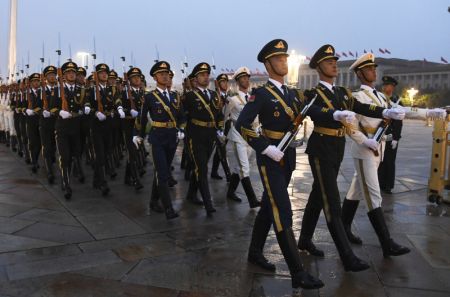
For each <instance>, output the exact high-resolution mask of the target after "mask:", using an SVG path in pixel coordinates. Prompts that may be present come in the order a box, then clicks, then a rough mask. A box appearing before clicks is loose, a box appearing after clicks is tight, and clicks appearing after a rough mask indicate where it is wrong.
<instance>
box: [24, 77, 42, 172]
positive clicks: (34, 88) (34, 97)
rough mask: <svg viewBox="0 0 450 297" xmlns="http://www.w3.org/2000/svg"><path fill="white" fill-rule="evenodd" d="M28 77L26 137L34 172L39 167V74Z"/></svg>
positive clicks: (40, 110) (40, 108)
mask: <svg viewBox="0 0 450 297" xmlns="http://www.w3.org/2000/svg"><path fill="white" fill-rule="evenodd" d="M29 79H30V90H29V98H28V102H27V108H26V110H25V112H26V114H27V137H28V142H29V150H30V159H31V166H32V167H31V171H32V172H33V173H36V172H37V170H38V168H39V164H38V160H39V154H40V152H41V138H40V135H39V115H40V114H42V98H41V88H40V80H41V75H40V74H39V73H33V74H31V75H30V77H29Z"/></svg>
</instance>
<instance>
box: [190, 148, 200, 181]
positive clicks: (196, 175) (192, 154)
mask: <svg viewBox="0 0 450 297" xmlns="http://www.w3.org/2000/svg"><path fill="white" fill-rule="evenodd" d="M189 148H190V149H189V151H190V152H191V158H192V161H194V167H195V168H194V173H195V178H196V179H197V181H198V165H197V162H196V161H195V156H194V147H193V145H192V139H189Z"/></svg>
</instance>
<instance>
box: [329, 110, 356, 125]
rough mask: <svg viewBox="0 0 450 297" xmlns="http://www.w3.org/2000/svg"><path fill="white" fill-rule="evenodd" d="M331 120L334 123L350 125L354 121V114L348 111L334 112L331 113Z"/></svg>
mask: <svg viewBox="0 0 450 297" xmlns="http://www.w3.org/2000/svg"><path fill="white" fill-rule="evenodd" d="M333 119H334V120H335V121H339V122H344V123H347V124H351V123H352V122H353V121H354V120H355V113H354V112H353V111H350V110H336V111H335V112H334V113H333Z"/></svg>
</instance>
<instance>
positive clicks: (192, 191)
mask: <svg viewBox="0 0 450 297" xmlns="http://www.w3.org/2000/svg"><path fill="white" fill-rule="evenodd" d="M197 190H198V183H197V181H196V179H195V177H194V176H193V177H192V178H191V180H190V182H189V189H188V193H187V196H186V200H188V201H190V202H192V203H193V204H195V205H203V201H202V200H200V199H199V198H198V197H197Z"/></svg>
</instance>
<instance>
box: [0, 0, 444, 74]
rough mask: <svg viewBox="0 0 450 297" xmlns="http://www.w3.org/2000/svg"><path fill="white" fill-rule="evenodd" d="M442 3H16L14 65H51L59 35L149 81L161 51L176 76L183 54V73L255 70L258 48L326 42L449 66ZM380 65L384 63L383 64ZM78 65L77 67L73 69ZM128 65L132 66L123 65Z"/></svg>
mask: <svg viewBox="0 0 450 297" xmlns="http://www.w3.org/2000/svg"><path fill="white" fill-rule="evenodd" d="M449 5H450V2H449V1H448V0H428V1H427V0H410V1H406V0H397V1H393V0H379V1H370V2H368V1H364V2H363V1H356V0H355V1H350V0H341V1H333V0H322V1H304V0H297V1H296V0H286V1H282V0H278V1H269V0H258V1H244V0H240V1H237V0H231V1H222V2H220V1H207V0H192V1H182V0H178V1H175V0H165V1H145V0H127V1H112V0H109V1H107V0H76V1H67V0H39V1H36V0H19V13H18V14H19V16H18V37H17V38H18V57H17V59H18V63H19V65H20V64H21V60H22V57H23V59H24V60H25V63H26V60H27V52H28V51H29V52H30V63H31V65H32V70H33V71H34V70H36V69H38V68H39V57H40V56H41V52H42V42H43V41H45V48H46V58H50V59H51V61H52V63H56V54H55V52H54V51H55V49H56V48H57V43H58V32H60V33H61V42H62V50H63V57H65V58H67V57H68V55H69V43H70V44H71V48H72V54H73V56H74V58H76V57H75V53H76V52H78V51H88V52H91V51H92V47H93V45H92V43H93V42H92V40H93V37H94V36H95V37H96V43H97V55H98V58H99V59H98V61H102V62H103V61H104V62H106V63H108V64H110V65H111V66H112V63H113V57H114V61H115V66H116V67H115V68H116V69H117V70H118V71H119V72H121V61H120V56H122V55H125V56H126V57H127V60H128V61H129V60H130V56H131V53H133V56H134V59H135V61H136V64H137V65H138V66H139V67H141V68H142V70H143V71H144V72H145V73H146V74H148V71H149V69H150V67H151V65H152V64H153V60H154V59H155V56H156V50H155V45H157V46H158V49H159V53H160V59H163V60H167V61H169V62H170V63H171V64H172V68H175V70H176V71H179V68H180V63H181V61H182V60H183V59H184V55H185V52H186V53H187V56H188V62H189V64H190V66H193V65H194V64H195V63H197V62H200V61H207V62H210V63H211V62H212V56H213V54H214V58H215V63H216V65H217V66H218V69H219V70H220V68H233V69H236V68H237V67H239V66H242V65H247V66H249V67H250V68H252V69H253V70H254V69H255V68H257V67H258V68H259V69H260V70H262V68H263V67H262V65H260V64H258V62H257V61H256V55H257V53H258V51H259V49H260V48H261V47H262V46H263V45H264V44H265V43H266V42H267V41H269V40H271V39H273V38H277V37H280V38H284V39H286V40H287V41H288V43H289V47H290V49H295V50H296V51H297V52H299V53H302V54H304V55H306V56H310V55H312V53H313V52H314V51H315V50H316V49H317V48H318V47H320V46H321V45H322V44H324V43H331V44H333V45H334V46H335V47H336V49H337V51H338V52H342V51H346V52H348V51H353V52H355V51H357V52H358V53H359V54H361V53H362V52H363V50H364V49H367V50H369V49H373V50H374V52H375V53H376V54H378V55H380V54H379V52H378V48H380V47H381V48H383V49H384V48H387V49H389V50H390V51H391V53H392V55H391V57H399V58H408V59H423V58H426V59H427V60H430V61H439V60H440V57H441V56H443V57H444V58H446V59H447V60H450V37H449V36H450V13H448V12H447V8H448V6H449ZM8 10H9V0H0V19H1V25H0V62H1V64H0V69H1V71H2V73H3V74H5V72H6V70H7V69H6V68H7V66H6V64H5V63H6V56H7V53H6V50H7V40H8V32H7V31H8V30H7V29H8V28H7V27H8V14H9V11H8ZM385 57H389V56H388V55H386V56H385ZM75 61H77V60H75ZM128 64H129V63H128Z"/></svg>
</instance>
